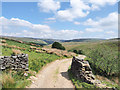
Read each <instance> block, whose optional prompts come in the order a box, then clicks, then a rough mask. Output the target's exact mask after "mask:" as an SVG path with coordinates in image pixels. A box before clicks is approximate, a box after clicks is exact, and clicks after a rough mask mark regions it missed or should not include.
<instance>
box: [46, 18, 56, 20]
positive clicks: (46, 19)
mask: <svg viewBox="0 0 120 90" xmlns="http://www.w3.org/2000/svg"><path fill="white" fill-rule="evenodd" d="M55 19H56V18H47V19H46V20H55Z"/></svg>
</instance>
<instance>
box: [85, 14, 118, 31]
mask: <svg viewBox="0 0 120 90" xmlns="http://www.w3.org/2000/svg"><path fill="white" fill-rule="evenodd" d="M83 24H84V25H86V26H91V28H90V30H87V31H91V29H93V30H92V31H94V30H95V31H96V30H98V28H99V29H100V30H104V31H105V30H107V31H109V30H115V31H117V30H118V13H117V12H113V13H110V14H109V15H108V16H107V17H105V18H100V19H99V20H96V21H95V20H92V19H91V18H90V19H88V20H87V21H86V22H84V23H83ZM95 28H96V29H95Z"/></svg>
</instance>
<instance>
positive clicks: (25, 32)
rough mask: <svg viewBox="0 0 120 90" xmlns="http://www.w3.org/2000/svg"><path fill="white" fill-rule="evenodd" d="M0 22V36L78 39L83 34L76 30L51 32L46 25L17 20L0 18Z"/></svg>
mask: <svg viewBox="0 0 120 90" xmlns="http://www.w3.org/2000/svg"><path fill="white" fill-rule="evenodd" d="M0 22H2V23H0V26H1V25H2V31H3V33H2V35H6V36H21V37H34V38H54V39H73V38H78V37H80V36H81V35H82V34H83V33H84V32H83V31H78V30H52V29H51V28H50V27H49V26H48V25H41V24H32V23H30V22H28V21H25V20H21V19H18V18H12V19H7V18H4V17H0ZM5 27H7V28H5ZM16 27H17V28H16Z"/></svg>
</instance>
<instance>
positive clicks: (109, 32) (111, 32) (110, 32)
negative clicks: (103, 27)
mask: <svg viewBox="0 0 120 90" xmlns="http://www.w3.org/2000/svg"><path fill="white" fill-rule="evenodd" d="M106 33H107V34H115V32H113V31H107V32H106Z"/></svg>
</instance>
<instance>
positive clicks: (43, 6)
mask: <svg viewBox="0 0 120 90" xmlns="http://www.w3.org/2000/svg"><path fill="white" fill-rule="evenodd" d="M38 7H39V8H40V11H43V12H56V11H57V10H58V9H60V2H58V1H54V0H41V1H40V2H39V3H38Z"/></svg>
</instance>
